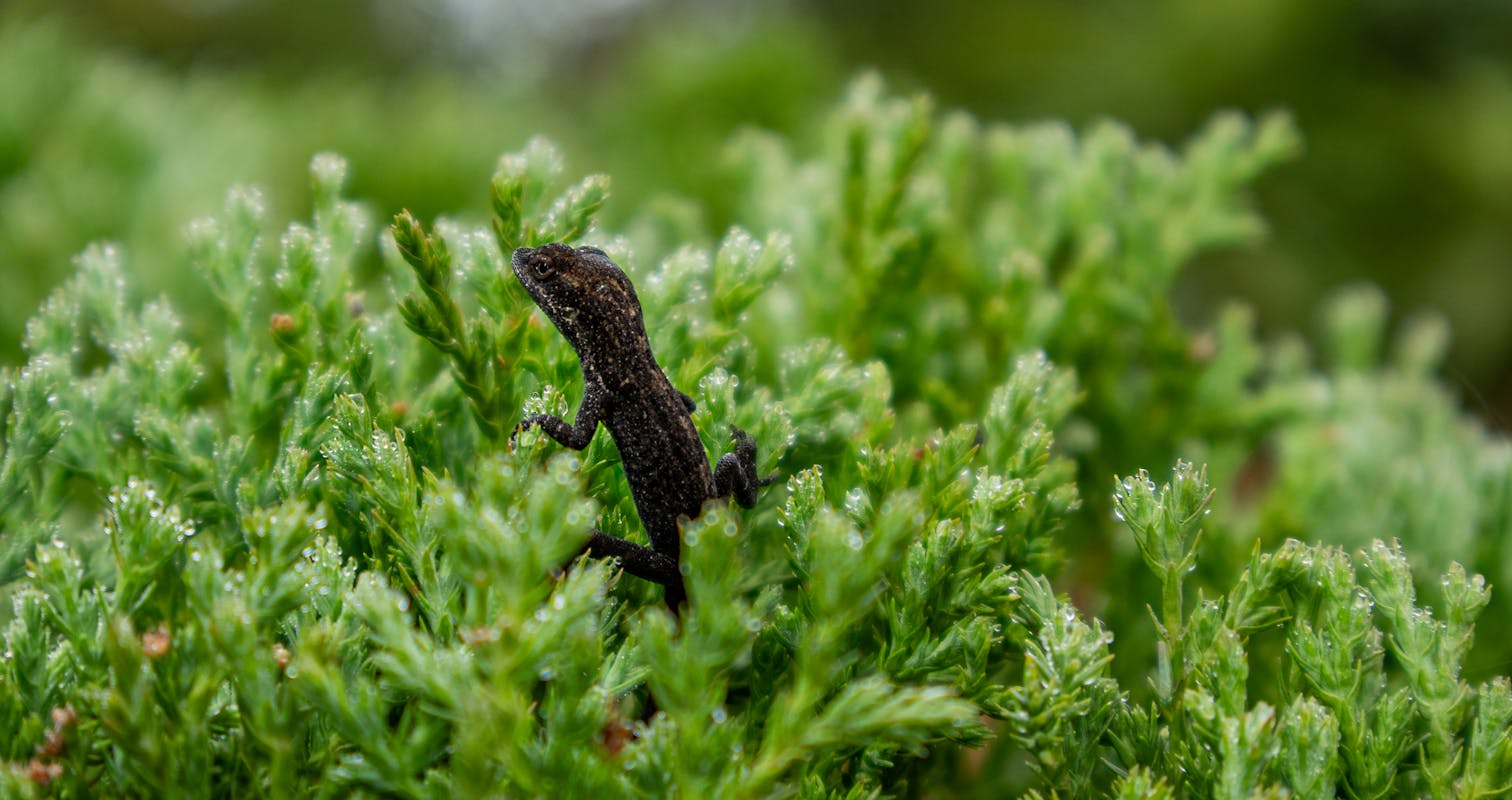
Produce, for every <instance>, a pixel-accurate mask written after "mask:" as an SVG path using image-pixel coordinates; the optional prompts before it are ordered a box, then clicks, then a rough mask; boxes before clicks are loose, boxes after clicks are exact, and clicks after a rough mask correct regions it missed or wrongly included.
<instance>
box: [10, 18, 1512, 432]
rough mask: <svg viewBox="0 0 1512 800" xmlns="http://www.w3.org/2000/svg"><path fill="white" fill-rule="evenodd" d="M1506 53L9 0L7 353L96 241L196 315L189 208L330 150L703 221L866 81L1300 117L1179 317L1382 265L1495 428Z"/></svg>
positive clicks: (1505, 240) (1375, 37)
mask: <svg viewBox="0 0 1512 800" xmlns="http://www.w3.org/2000/svg"><path fill="white" fill-rule="evenodd" d="M1509 43H1512V3H1509V2H1505V1H1500V2H1499V1H1498V0H1462V1H1461V2H1456V3H1425V2H1409V0H1375V1H1374V2H1365V1H1364V0H1356V1H1355V2H1349V1H1348V0H1344V1H1342V2H1336V3H1313V2H1303V1H1302V0H1268V2H1256V1H1255V0H1234V1H1233V2H1228V3H1208V2H1199V1H1198V0H1173V1H1172V2H1153V3H1152V2H1128V1H1126V0H1087V1H1086V2H1079V3H1064V2H1049V0H1034V1H1033V2H1003V3H983V2H975V1H974V0H938V1H937V2H932V3H907V2H886V1H882V2H879V1H878V0H869V1H867V2H862V0H832V1H831V2H826V3H817V4H800V3H778V2H757V0H748V1H746V2H737V1H736V0H726V1H724V2H694V1H693V0H683V1H682V2H676V1H672V0H667V1H663V2H657V1H655V0H558V2H554V3H534V2H526V0H510V1H507V2H496V3H488V2H482V0H433V1H432V2H423V1H422V0H370V1H369V2H361V1H360V0H324V2H320V3H306V2H297V1H296V0H131V1H130V2H128V1H127V0H51V2H28V1H27V0H20V1H19V2H18V1H17V0H12V2H10V3H9V4H7V5H5V6H3V7H0V270H3V275H4V276H5V280H6V287H7V291H5V292H4V293H3V294H0V358H3V359H4V360H5V361H7V362H15V361H16V360H18V358H19V355H20V354H19V345H18V341H19V338H20V334H21V330H22V328H23V326H24V324H25V320H26V318H27V317H28V316H29V315H30V313H31V311H32V310H33V309H34V308H35V307H36V305H37V303H38V302H39V301H40V300H41V299H42V298H43V297H44V296H45V294H46V292H47V291H48V290H49V289H50V288H51V287H52V286H54V285H56V284H57V283H59V282H60V281H61V280H62V279H63V277H65V276H66V275H67V274H68V271H69V269H70V267H69V258H70V257H71V256H72V255H73V254H74V253H76V252H78V251H79V250H81V249H82V248H83V247H84V246H85V245H86V244H87V243H88V242H90V241H93V240H98V239H112V240H116V241H120V242H122V243H123V244H125V245H126V248H127V254H128V261H129V264H130V267H131V269H132V271H133V272H134V273H135V274H136V275H137V276H138V280H139V284H140V285H143V286H145V287H147V289H148V290H149V291H151V292H154V293H166V294H168V295H169V296H170V297H172V298H173V299H174V300H175V301H176V302H177V303H178V304H180V307H187V308H190V309H192V308H193V307H195V303H196V300H197V298H198V297H200V296H201V295H200V294H199V293H201V292H203V291H204V289H203V288H201V286H200V284H199V283H198V282H196V281H193V280H186V279H185V277H184V276H185V271H186V270H187V268H188V267H187V259H186V255H185V253H184V248H183V246H182V244H181V239H180V237H181V235H182V231H183V228H184V226H185V225H186V223H187V222H188V221H189V220H191V219H193V218H195V217H199V216H203V215H205V214H208V213H211V212H213V211H215V210H217V209H218V208H219V207H220V203H221V197H222V196H223V194H224V192H225V191H226V189H227V187H228V186H230V185H231V184H233V183H238V182H243V183H252V184H256V185H259V186H261V187H264V188H265V189H266V190H267V193H268V194H267V196H268V201H269V203H270V204H272V205H273V207H274V209H273V210H274V214H273V215H272V217H273V218H274V219H282V218H287V217H288V216H291V215H302V214H305V213H307V211H308V209H307V208H306V205H305V204H307V202H308V197H307V192H306V189H305V185H304V184H305V180H306V177H305V176H306V174H307V173H306V165H307V163H308V160H309V157H310V156H311V155H312V154H313V153H315V152H317V151H320V150H336V151H338V152H341V153H343V154H344V155H346V156H347V157H348V158H349V159H350V161H351V164H352V181H351V188H350V191H351V192H352V193H353V194H354V195H355V196H357V197H361V198H365V199H366V200H368V201H369V202H371V203H372V204H373V205H374V206H375V209H374V210H375V211H377V212H379V213H380V214H381V215H387V214H389V213H391V212H393V211H396V210H398V209H400V208H404V207H407V208H410V209H411V210H413V211H415V213H417V214H419V215H421V216H422V217H426V218H428V217H432V216H435V215H438V214H450V215H457V216H463V217H480V216H481V215H482V214H483V213H484V212H485V211H486V208H487V202H486V189H487V180H488V177H489V175H490V174H491V173H492V171H493V166H494V162H495V159H496V158H497V156H498V155H499V154H500V153H502V152H505V151H508V150H513V149H516V148H518V147H519V146H520V144H521V143H522V142H523V141H524V140H525V139H526V138H528V137H529V136H530V135H532V134H536V133H540V134H544V135H546V136H548V137H550V138H552V139H554V140H555V141H556V142H557V143H558V144H559V145H560V146H561V147H562V149H563V150H564V151H565V152H566V153H567V157H568V161H569V165H570V169H571V170H572V171H573V172H575V173H584V172H590V171H603V172H608V173H610V174H611V175H612V176H613V181H614V183H613V192H614V195H613V198H612V199H611V201H610V203H609V205H608V206H607V208H606V214H605V219H606V221H607V222H608V223H609V224H610V225H611V226H613V225H617V224H621V223H624V222H626V221H627V220H629V219H630V218H632V217H633V216H634V214H635V212H636V211H637V210H638V209H641V208H644V207H645V206H646V205H647V204H652V203H657V204H675V207H676V208H678V209H680V210H681V212H683V213H686V214H688V215H692V216H693V217H694V218H695V219H696V221H697V223H698V224H699V225H700V226H701V227H702V229H703V230H705V231H706V232H707V233H708V234H709V236H710V237H711V238H712V237H714V236H717V235H718V234H719V233H720V232H722V231H723V229H724V228H725V227H726V226H727V225H729V224H730V223H731V222H732V218H731V214H732V210H731V209H730V208H729V206H728V202H727V200H726V198H727V196H728V192H726V191H725V186H724V184H725V182H726V181H728V180H730V179H731V178H730V173H729V171H728V170H727V169H726V164H725V161H724V158H723V156H722V151H723V143H724V142H725V141H726V140H727V139H728V137H729V136H730V135H731V134H732V133H733V132H735V131H736V130H738V129H739V128H740V127H742V126H758V127H763V128H769V129H773V130H777V131H781V132H784V133H788V134H791V135H794V136H796V137H798V138H799V139H800V140H804V139H808V138H810V137H812V135H813V133H814V130H813V129H814V127H815V125H816V124H817V120H818V117H819V115H820V111H821V110H822V109H824V108H826V107H827V106H828V105H829V104H830V103H832V102H833V101H834V100H835V99H836V98H837V97H838V96H839V95H840V93H841V90H842V87H843V86H844V85H845V84H846V83H847V81H848V80H849V79H850V78H851V77H852V76H853V75H854V74H856V72H857V71H859V70H861V69H864V68H868V67H874V68H876V69H879V70H880V71H881V72H882V73H883V74H884V75H885V76H886V77H887V79H888V82H889V83H890V84H891V85H892V86H894V87H897V88H899V89H902V90H926V91H929V92H930V93H932V94H933V95H934V96H935V98H936V99H937V101H938V103H939V105H941V106H944V107H957V108H963V109H966V110H969V111H971V112H973V113H975V114H977V115H979V116H981V117H984V118H987V119H995V120H1007V121H1014V120H1030V119H1045V118H1060V119H1065V120H1067V121H1069V122H1070V123H1072V124H1073V125H1077V126H1081V125H1084V124H1085V123H1087V122H1089V121H1091V120H1095V119H1097V118H1100V117H1112V118H1117V119H1121V120H1124V121H1127V122H1128V123H1130V124H1131V125H1132V126H1133V127H1134V128H1135V129H1136V130H1137V131H1138V132H1139V133H1140V134H1141V135H1142V136H1145V137H1149V138H1155V139H1161V140H1165V141H1169V142H1172V143H1179V142H1180V141H1181V140H1183V139H1184V138H1185V137H1186V136H1187V135H1189V134H1190V133H1191V132H1192V131H1194V130H1195V129H1196V128H1197V127H1198V125H1199V124H1200V123H1201V122H1202V121H1203V120H1204V119H1206V118H1207V117H1208V116H1210V115H1211V114H1212V113H1213V112H1214V111H1216V110H1218V109H1222V108H1230V107H1236V108H1239V109H1242V110H1245V111H1251V112H1258V111H1262V110H1266V109H1271V108H1284V109H1288V110H1290V111H1291V113H1292V114H1294V115H1295V117H1296V120H1297V122H1298V125H1299V127H1300V128H1301V130H1302V131H1303V133H1304V136H1305V137H1306V143H1307V151H1306V153H1305V155H1304V156H1303V158H1301V159H1300V160H1298V161H1297V162H1295V163H1293V164H1291V165H1290V166H1288V167H1285V168H1283V169H1281V170H1279V171H1276V172H1274V173H1272V174H1270V175H1267V176H1266V177H1265V178H1263V179H1262V181H1261V182H1260V183H1259V184H1258V186H1257V187H1256V197H1255V201H1256V204H1257V205H1258V207H1259V208H1260V210H1261V212H1262V214H1263V215H1264V216H1265V217H1266V218H1267V219H1268V220H1270V222H1271V225H1272V231H1271V236H1270V238H1269V239H1268V240H1267V241H1266V242H1265V243H1264V244H1263V245H1261V246H1258V247H1255V248H1251V249H1247V250H1244V251H1240V252H1228V253H1223V254H1220V255H1218V256H1213V257H1209V258H1208V260H1207V261H1206V262H1205V263H1203V264H1200V265H1197V267H1196V268H1194V269H1191V270H1189V271H1188V272H1187V275H1186V278H1185V281H1184V283H1183V285H1182V288H1181V297H1180V300H1181V307H1182V309H1183V311H1184V313H1185V314H1187V316H1188V318H1189V320H1190V321H1191V322H1192V323H1193V324H1205V323H1207V322H1208V321H1210V319H1211V317H1212V314H1213V313H1214V312H1213V309H1215V308H1217V307H1218V301H1220V300H1222V299H1225V298H1232V297H1237V298H1241V299H1244V300H1246V301H1247V302H1249V303H1251V304H1252V305H1254V306H1255V307H1256V309H1257V311H1258V318H1259V321H1260V328H1261V331H1262V332H1277V331H1283V330H1292V329H1300V330H1303V331H1309V332H1310V331H1311V329H1312V325H1313V322H1312V321H1313V319H1314V312H1315V309H1316V308H1317V306H1318V300H1319V298H1320V297H1321V296H1322V295H1324V294H1326V293H1328V292H1330V291H1331V290H1334V289H1336V288H1338V287H1340V286H1342V285H1346V284H1350V283H1354V282H1358V281H1361V280H1369V281H1373V282H1377V283H1379V284H1381V285H1382V286H1384V287H1385V288H1386V290H1387V291H1388V293H1389V294H1390V295H1391V297H1392V298H1393V301H1394V303H1393V308H1394V311H1395V313H1396V314H1399V315H1400V314H1410V313H1413V312H1416V311H1420V310H1436V311H1438V312H1440V313H1442V314H1444V315H1445V316H1446V317H1447V318H1448V319H1449V320H1450V321H1451V324H1452V326H1453V330H1454V348H1453V351H1452V356H1451V366H1450V369H1451V370H1452V374H1450V375H1448V376H1446V377H1447V378H1448V380H1450V381H1451V383H1453V384H1455V385H1456V386H1457V387H1458V388H1459V390H1460V391H1461V392H1462V394H1463V396H1464V398H1465V403H1466V406H1467V407H1468V408H1469V409H1470V410H1472V411H1474V412H1476V413H1479V414H1481V415H1483V416H1484V417H1485V418H1486V419H1487V420H1488V421H1489V422H1490V424H1492V425H1493V426H1496V427H1500V428H1504V429H1505V428H1509V427H1512V312H1509V309H1508V306H1509V301H1512V45H1509ZM688 200H691V201H692V202H687V201H688ZM191 319H192V313H191ZM199 322H200V323H201V324H203V325H206V326H210V325H213V324H214V321H213V320H201V321H199Z"/></svg>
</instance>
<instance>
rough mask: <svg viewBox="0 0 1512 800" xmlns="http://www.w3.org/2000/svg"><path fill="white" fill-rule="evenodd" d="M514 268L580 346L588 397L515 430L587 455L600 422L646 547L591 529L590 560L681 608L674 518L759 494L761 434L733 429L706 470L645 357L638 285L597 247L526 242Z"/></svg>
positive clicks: (687, 404) (673, 393) (675, 403)
mask: <svg viewBox="0 0 1512 800" xmlns="http://www.w3.org/2000/svg"><path fill="white" fill-rule="evenodd" d="M510 265H511V266H512V267H513V269H514V273H515V276H516V277H517V278H518V279H519V281H520V284H521V285H522V286H524V287H525V291H526V292H527V293H528V294H529V295H530V298H531V300H533V301H534V302H535V304H536V306H537V307H539V308H540V309H541V311H542V312H544V313H545V314H546V317H547V318H548V319H550V320H551V322H552V324H553V325H555V326H556V328H557V330H558V331H559V332H560V333H561V334H562V336H563V338H565V339H566V340H567V343H568V344H569V345H571V346H572V349H573V351H575V352H576V353H577V357H578V364H579V366H580V367H581V368H582V373H583V400H582V403H581V404H580V405H579V407H578V412H577V418H576V419H575V420H574V421H573V422H572V423H571V424H568V423H567V421H566V420H564V419H562V418H561V417H558V416H555V415H553V414H531V415H529V416H527V417H525V418H524V419H522V420H520V422H519V424H517V425H516V426H515V429H514V433H515V434H518V433H519V432H520V431H522V430H525V429H527V428H530V427H533V426H534V427H539V428H540V429H541V430H542V431H543V432H545V434H546V435H547V436H549V437H551V438H552V439H553V440H555V441H556V442H557V443H558V444H561V445H562V446H564V447H569V448H571V449H573V450H582V449H583V448H585V447H587V446H588V443H589V442H591V441H592V440H593V435H594V433H595V432H596V431H597V430H598V426H599V423H603V425H604V427H606V428H608V429H609V435H610V436H611V437H613V439H614V443H615V445H616V446H617V447H618V448H619V453H620V461H621V464H622V466H623V467H624V471H625V478H626V480H627V482H628V483H629V484H630V496H631V499H632V500H633V501H634V504H635V511H636V514H637V515H638V516H639V517H640V521H641V525H642V527H644V528H645V530H646V533H647V535H648V536H649V537H650V539H651V546H650V547H645V546H643V545H640V544H636V543H634V542H630V541H627V540H625V539H621V538H619V537H616V536H610V535H608V534H606V533H603V532H602V531H599V530H597V529H594V530H593V531H592V534H591V536H590V538H589V540H588V544H587V547H586V550H587V552H588V554H589V555H590V556H592V557H595V558H614V559H618V561H619V564H620V566H621V568H623V569H624V570H625V571H626V572H628V573H630V574H631V575H634V576H636V577H638V578H643V579H645V580H649V581H653V582H655V583H659V584H661V585H662V586H663V587H665V590H666V591H665V596H666V602H667V606H668V607H669V608H671V609H672V610H673V611H674V612H676V611H677V610H678V608H679V607H680V606H682V605H683V604H684V603H686V602H687V592H686V589H685V588H684V586H683V575H682V570H681V554H682V542H681V537H680V536H679V535H678V527H677V526H678V518H679V517H687V518H689V519H693V518H696V517H697V516H698V515H699V513H700V512H701V511H702V510H703V504H704V503H705V502H707V501H709V500H714V499H721V498H726V497H732V496H733V497H734V499H735V502H737V503H739V504H740V505H741V507H743V508H751V507H753V506H755V505H756V495H757V490H758V489H759V488H760V487H762V486H765V485H768V484H771V483H773V482H775V481H776V479H777V478H776V476H775V475H773V476H769V477H767V478H765V479H762V478H758V477H757V474H756V472H757V470H756V441H755V439H753V438H752V437H751V435H750V434H748V433H746V432H745V431H743V430H741V429H739V428H737V427H734V426H733V425H732V426H731V427H730V434H731V437H732V438H733V440H734V443H735V446H734V449H733V450H732V451H731V452H729V453H726V454H725V455H723V456H721V457H720V459H719V462H718V464H717V466H715V467H714V468H713V469H711V468H710V467H709V456H708V454H707V453H706V452H704V448H703V442H702V441H701V440H700V439H699V437H698V430H697V429H696V428H695V427H694V426H693V416H692V414H693V411H694V410H695V409H696V407H697V406H696V405H695V403H694V400H693V398H692V397H690V396H688V395H687V394H684V393H683V392H680V391H678V390H677V389H676V388H674V387H673V386H672V382H671V381H670V380H668V379H667V375H666V373H665V372H663V371H662V368H661V365H660V364H658V363H657V361H656V357H655V356H654V355H652V353H651V342H650V339H649V338H648V337H647V335H646V324H645V319H644V316H643V314H642V312H641V305H640V299H639V298H638V297H637V296H636V294H635V287H634V286H633V285H632V284H631V283H630V278H629V277H628V276H626V275H625V273H624V271H623V270H621V269H620V268H619V266H618V265H617V264H615V263H614V262H613V261H611V260H610V259H609V257H608V256H607V255H605V253H604V251H603V250H600V249H599V248H597V247H578V248H573V247H571V246H569V245H566V244H561V243H551V244H544V245H541V246H539V247H521V248H518V249H516V250H515V251H514V253H513V255H512V256H511V257H510ZM511 438H513V436H511Z"/></svg>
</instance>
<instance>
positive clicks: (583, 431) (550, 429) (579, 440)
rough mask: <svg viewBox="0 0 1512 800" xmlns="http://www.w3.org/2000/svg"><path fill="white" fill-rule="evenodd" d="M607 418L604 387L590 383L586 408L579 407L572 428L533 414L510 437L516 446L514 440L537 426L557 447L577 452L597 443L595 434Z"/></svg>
mask: <svg viewBox="0 0 1512 800" xmlns="http://www.w3.org/2000/svg"><path fill="white" fill-rule="evenodd" d="M603 418H604V390H603V387H601V386H599V384H597V383H587V384H585V385H584V387H583V404H582V405H580V406H578V413H577V419H576V420H575V421H574V422H573V423H572V424H571V425H568V424H567V421H566V420H564V419H562V418H561V417H558V416H556V415H555V414H531V415H530V416H528V417H526V418H525V419H522V420H520V422H519V424H517V425H515V427H514V432H513V433H511V434H510V435H509V441H510V444H513V443H514V437H515V436H518V435H519V433H520V431H523V430H525V429H526V428H529V427H530V426H532V425H534V426H536V427H539V428H540V429H541V430H543V431H545V432H546V435H547V436H550V437H551V438H552V439H553V440H555V441H556V443H557V444H560V445H562V446H563V447H570V448H572V449H573V450H582V449H583V448H585V447H587V446H588V443H589V442H591V441H593V432H594V431H596V430H598V424H599V422H600V421H601V420H603Z"/></svg>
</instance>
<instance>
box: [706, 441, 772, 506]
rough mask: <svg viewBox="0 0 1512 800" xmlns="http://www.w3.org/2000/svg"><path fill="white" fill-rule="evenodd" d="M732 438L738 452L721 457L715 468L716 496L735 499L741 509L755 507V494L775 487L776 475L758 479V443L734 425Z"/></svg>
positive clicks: (735, 450) (734, 451)
mask: <svg viewBox="0 0 1512 800" xmlns="http://www.w3.org/2000/svg"><path fill="white" fill-rule="evenodd" d="M730 436H732V437H734V439H735V449H734V450H733V451H731V452H729V453H725V454H724V455H722V456H720V457H719V465H718V466H716V467H715V468H714V489H715V491H716V494H715V495H714V496H715V497H734V498H735V502H737V503H739V504H740V507H741V508H751V507H752V506H755V505H756V490H757V489H760V488H761V487H763V486H766V485H768V484H772V483H776V481H777V475H776V474H775V473H774V474H772V475H768V476H767V477H765V478H757V477H756V440H755V439H753V438H751V434H749V433H746V432H745V431H743V430H741V429H739V428H737V427H735V426H734V425H731V426H730Z"/></svg>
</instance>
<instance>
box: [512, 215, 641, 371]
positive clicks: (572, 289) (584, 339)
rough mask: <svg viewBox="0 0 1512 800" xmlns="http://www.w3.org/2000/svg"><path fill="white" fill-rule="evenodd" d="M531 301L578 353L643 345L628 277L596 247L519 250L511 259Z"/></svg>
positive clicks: (637, 304) (551, 246)
mask: <svg viewBox="0 0 1512 800" xmlns="http://www.w3.org/2000/svg"><path fill="white" fill-rule="evenodd" d="M510 263H511V265H512V266H513V267H514V273H515V277H517V278H519V279H520V284H521V285H522V286H524V287H525V291H527V292H529V293H530V299H532V300H534V301H535V304H536V305H537V306H540V308H541V310H542V311H544V312H545V313H546V316H547V317H550V318H551V322H552V324H554V325H556V327H557V330H559V331H561V332H562V335H563V336H564V337H566V338H567V341H568V342H570V343H571V344H572V347H573V349H574V350H576V351H577V352H578V355H579V356H580V357H581V356H584V355H585V354H586V353H588V352H589V351H595V352H596V351H598V350H600V349H602V348H605V347H608V348H614V349H622V348H625V347H629V346H634V345H635V344H638V343H639V342H643V341H645V336H646V333H645V331H646V329H645V323H644V321H643V320H642V318H641V307H640V300H639V298H637V297H636V296H635V287H633V286H631V285H630V279H629V278H628V277H626V275H625V273H624V272H623V271H622V270H621V269H620V268H619V267H618V266H617V265H615V263H614V262H613V261H610V260H609V257H608V256H606V255H604V251H602V250H600V249H598V248H597V247H578V248H572V247H569V246H567V245H565V244H560V243H552V244H543V245H541V246H540V247H521V248H519V249H517V250H515V251H514V256H513V257H511V259H510Z"/></svg>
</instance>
